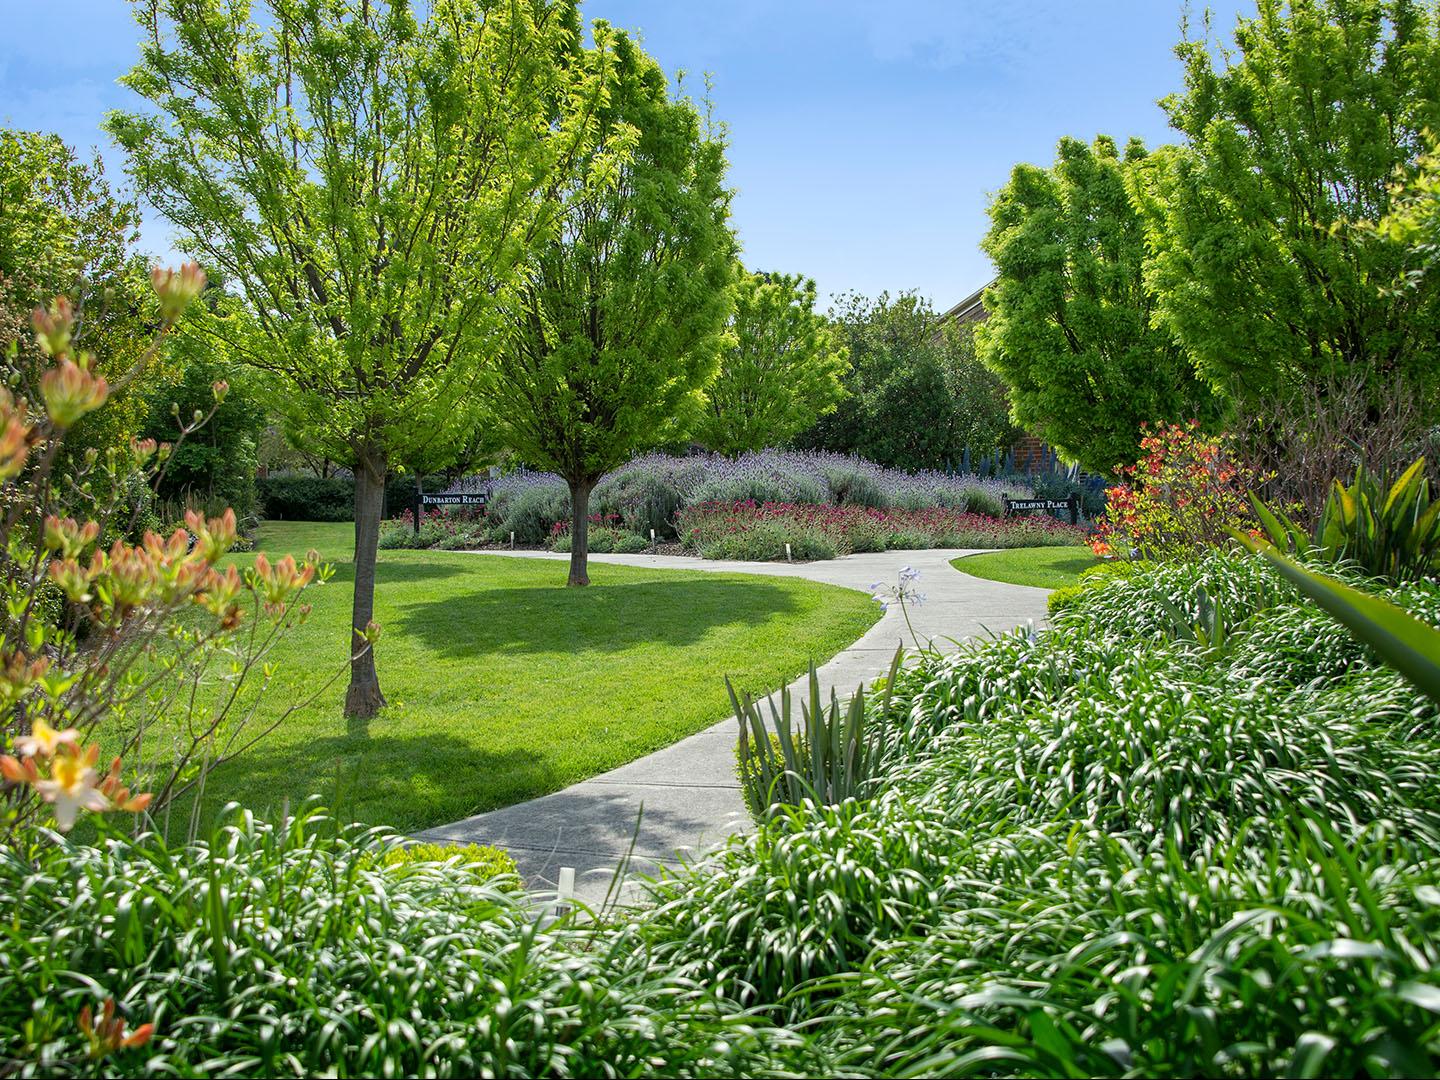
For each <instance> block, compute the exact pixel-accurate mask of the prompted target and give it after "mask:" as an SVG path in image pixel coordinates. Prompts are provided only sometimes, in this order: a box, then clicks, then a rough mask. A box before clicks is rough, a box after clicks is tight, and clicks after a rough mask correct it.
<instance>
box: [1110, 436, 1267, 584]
mask: <svg viewBox="0 0 1440 1080" xmlns="http://www.w3.org/2000/svg"><path fill="white" fill-rule="evenodd" d="M1143 430H1144V432H1145V435H1144V437H1143V438H1142V439H1141V440H1140V449H1141V451H1142V453H1143V455H1144V456H1142V457H1141V458H1140V460H1139V461H1137V462H1136V463H1135V464H1134V465H1126V466H1122V467H1120V468H1117V469H1116V472H1117V473H1118V474H1119V475H1120V477H1121V481H1120V483H1118V484H1115V485H1114V486H1112V487H1110V488H1107V489H1106V491H1105V513H1104V514H1103V515H1102V516H1101V518H1100V520H1099V521H1098V522H1097V523H1096V531H1095V535H1094V538H1093V539H1092V541H1091V547H1092V548H1093V549H1094V551H1095V554H1097V555H1099V556H1100V557H1101V558H1109V557H1121V558H1126V557H1136V558H1145V559H1166V558H1177V557H1183V556H1185V555H1188V554H1191V553H1193V552H1196V551H1199V550H1202V549H1204V548H1207V547H1214V546H1217V545H1223V544H1226V543H1228V542H1229V540H1230V533H1229V530H1230V529H1238V530H1241V531H1242V532H1253V531H1254V530H1255V529H1257V528H1258V524H1259V523H1258V522H1257V521H1256V520H1255V517H1254V513H1253V511H1252V509H1251V506H1250V499H1249V493H1250V492H1251V491H1253V490H1256V489H1257V488H1258V487H1259V486H1260V484H1261V483H1263V482H1264V480H1265V479H1267V478H1266V477H1262V476H1260V475H1259V474H1257V473H1256V472H1255V471H1254V470H1252V469H1248V468H1246V467H1245V466H1244V465H1243V464H1241V463H1239V462H1238V461H1237V460H1236V458H1235V456H1234V454H1233V453H1232V452H1231V448H1230V445H1229V441H1228V439H1227V438H1226V437H1225V436H1215V435H1207V434H1205V433H1203V432H1202V431H1201V430H1200V424H1199V422H1198V421H1196V420H1191V421H1190V422H1189V423H1187V424H1166V425H1162V426H1160V427H1158V428H1156V429H1154V430H1153V431H1152V430H1151V429H1150V427H1149V426H1148V425H1144V426H1143Z"/></svg>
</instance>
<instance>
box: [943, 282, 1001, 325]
mask: <svg viewBox="0 0 1440 1080" xmlns="http://www.w3.org/2000/svg"><path fill="white" fill-rule="evenodd" d="M993 284H995V283H994V282H993V281H991V282H987V283H986V284H984V285H981V286H980V288H978V289H976V290H975V291H974V292H973V293H971V294H970V295H969V296H967V297H965V299H964V300H961V301H960V302H959V303H958V304H956V305H955V306H954V307H952V308H951V309H950V310H949V311H947V312H945V314H943V315H941V316H940V321H941V322H956V323H967V322H981V321H982V320H984V319H985V318H986V317H987V316H988V315H989V314H990V313H989V312H988V311H986V310H985V304H984V299H985V290H986V289H988V288H989V287H990V286H991V285H993Z"/></svg>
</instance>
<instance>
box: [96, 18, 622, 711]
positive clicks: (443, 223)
mask: <svg viewBox="0 0 1440 1080" xmlns="http://www.w3.org/2000/svg"><path fill="white" fill-rule="evenodd" d="M135 9H136V15H137V18H138V21H139V23H140V25H141V26H142V27H143V28H144V31H145V37H146V40H145V41H144V43H143V45H142V59H141V61H140V63H139V64H138V65H137V66H136V67H135V68H134V69H133V70H132V71H131V72H130V73H129V74H128V75H126V76H125V77H124V79H123V80H122V81H123V82H124V84H125V85H126V86H128V87H129V88H130V89H131V90H133V91H135V92H136V93H137V94H139V95H140V96H141V97H142V98H144V99H146V101H147V102H148V103H149V104H150V106H152V107H151V108H147V109H145V110H143V111H136V112H128V113H115V114H112V115H111V116H110V117H109V119H108V122H107V125H108V128H109V130H110V131H111V133H112V134H113V135H114V136H115V138H116V139H117V140H118V141H119V142H120V144H121V145H122V146H123V147H124V148H125V149H126V150H127V151H128V153H129V155H130V169H131V173H132V175H133V176H134V178H135V180H136V182H137V184H138V185H139V187H140V189H141V191H142V192H143V194H144V195H145V197H146V198H147V199H148V201H149V202H150V203H152V204H153V205H154V206H155V207H156V208H157V209H159V210H160V211H161V212H162V213H164V214H165V215H166V217H168V218H169V219H170V220H171V221H173V222H174V223H175V224H176V225H177V226H178V227H179V229H180V231H181V234H182V236H183V238H184V239H183V241H182V243H183V246H184V248H185V249H186V250H187V251H189V252H192V253H193V254H195V255H196V256H197V257H199V258H200V259H201V260H202V261H203V262H204V263H205V264H206V265H207V266H208V267H209V268H210V269H211V270H212V272H215V273H216V276H218V277H219V278H221V279H223V280H224V281H226V282H227V283H228V284H229V285H230V286H231V287H232V288H233V289H234V290H235V292H236V302H235V303H234V304H233V305H230V306H229V310H228V311H225V312H224V317H210V318H206V319H204V320H203V324H204V327H205V328H206V329H207V330H208V331H209V332H211V333H214V334H216V335H218V336H220V337H222V338H223V339H225V341H226V342H227V344H229V345H230V346H231V347H232V349H233V350H234V355H236V356H239V357H242V358H244V359H245V360H247V361H248V362H249V363H251V364H253V365H255V366H256V367H258V368H261V369H263V370H265V371H266V372H268V373H269V375H270V377H271V381H272V385H273V386H274V387H275V388H276V391H277V392H276V394H275V402H276V404H277V406H278V407H279V408H281V409H283V411H284V412H285V414H286V416H287V419H288V421H289V423H290V424H292V426H294V427H295V428H297V429H299V430H303V432H304V433H305V438H306V442H307V445H310V446H312V447H314V448H316V449H318V450H319V451H321V452H322V453H323V454H324V455H325V456H327V457H329V458H330V459H332V460H335V461H340V462H343V463H345V464H347V465H349V466H350V467H352V468H353V469H354V471H355V477H356V493H355V599H354V609H353V620H352V622H353V632H354V635H355V638H356V640H357V641H358V640H360V639H362V638H363V639H366V640H370V641H372V642H373V637H374V635H373V633H372V631H371V629H370V627H371V624H372V615H373V610H374V592H375V552H376V541H377V539H378V534H379V526H380V517H381V514H382V512H383V501H384V491H385V477H386V473H387V471H388V470H389V468H390V467H391V464H392V463H393V462H397V461H400V462H403V461H407V460H413V459H416V458H419V457H423V456H425V455H426V454H428V453H429V452H430V451H432V450H433V448H435V447H437V446H441V445H444V444H446V443H450V442H452V441H453V442H463V441H464V440H465V439H467V438H468V437H469V435H470V434H471V431H472V430H473V428H474V425H475V422H476V411H475V409H474V407H473V401H474V398H473V395H472V391H473V390H474V387H475V380H476V376H477V373H478V372H479V371H480V370H481V368H483V367H484V365H485V364H486V363H487V362H489V360H490V359H491V358H492V357H493V356H494V355H495V354H496V352H497V350H498V344H499V341H500V339H501V336H502V334H501V319H500V308H501V306H502V305H501V301H502V300H503V298H504V297H505V296H506V295H507V294H508V293H509V291H510V290H512V289H513V288H514V286H515V285H516V283H517V282H518V280H519V277H520V268H521V266H522V264H523V263H524V261H525V259H526V258H527V257H528V255H529V253H530V247H531V245H532V243H533V242H534V239H535V238H536V237H537V236H538V235H539V234H540V233H541V232H543V231H544V230H545V229H546V228H547V218H546V213H545V208H546V206H547V205H548V204H549V201H550V200H549V197H548V196H549V194H550V191H549V188H550V185H551V184H552V182H553V178H554V177H555V176H557V175H563V172H564V170H563V168H561V167H560V166H561V165H562V164H563V162H564V160H565V159H566V158H567V157H568V156H570V155H571V154H574V153H576V152H578V151H579V150H580V148H582V147H583V146H584V145H585V144H586V143H587V142H588V141H589V139H590V132H591V117H590V116H589V115H588V113H587V107H588V103H590V102H591V100H592V99H593V89H594V88H593V86H587V85H585V83H584V80H583V79H579V78H577V77H576V75H575V73H574V72H573V71H571V70H570V69H568V68H567V66H566V64H565V62H564V61H565V58H566V57H567V56H568V55H569V54H570V52H571V51H572V50H573V49H574V47H575V42H576V40H577V38H578V36H579V33H580V24H579V15H578V12H577V11H576V9H575V6H574V4H573V3H566V2H562V0H556V2H549V0H432V3H431V4H430V5H429V10H428V13H427V15H426V17H425V18H424V19H423V20H421V19H419V18H417V16H416V12H415V6H414V5H412V4H411V3H410V2H409V0H253V2H252V0H135ZM383 704H384V697H383V695H382V693H381V690H380V683H379V679H378V677H377V674H376V670H375V662H374V651H373V648H360V649H358V650H356V651H355V652H354V655H353V657H352V666H351V679H350V686H349V690H348V692H347V694H346V703H345V708H346V712H347V713H348V714H350V715H351V716H356V717H366V716H370V715H372V714H373V713H375V712H376V710H377V709H379V708H380V706H382V705H383Z"/></svg>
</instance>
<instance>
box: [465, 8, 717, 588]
mask: <svg viewBox="0 0 1440 1080" xmlns="http://www.w3.org/2000/svg"><path fill="white" fill-rule="evenodd" d="M594 40H595V45H594V48H590V49H584V50H581V51H579V52H578V53H577V54H576V56H575V58H574V60H573V63H574V65H575V66H577V67H579V68H581V69H582V70H586V71H588V72H592V73H593V74H594V77H596V78H598V79H602V80H603V81H604V85H605V103H604V106H603V107H602V108H601V109H600V110H599V112H598V114H597V117H596V126H597V130H598V131H599V133H600V140H599V142H598V144H597V145H596V146H595V147H594V148H593V150H591V151H590V152H589V153H587V154H585V155H583V156H582V157H580V158H579V159H578V160H577V161H576V163H575V167H574V168H573V169H572V171H571V173H570V175H569V176H568V178H567V179H566V182H565V183H564V185H563V198H562V200H561V205H560V209H559V220H560V228H559V229H558V230H557V231H556V232H555V233H553V234H551V235H550V237H549V238H548V240H547V242H546V243H544V244H542V245H541V246H540V247H539V249H538V250H537V251H536V253H535V255H534V257H533V259H532V261H531V264H530V267H529V273H528V277H527V280H526V283H525V285H524V286H523V288H522V289H521V290H520V293H519V297H518V299H517V300H516V302H515V305H514V308H513V311H512V315H513V321H514V330H513V333H512V337H511V344H510V347H509V348H508V349H506V351H505V353H504V354H503V358H502V360H501V362H500V363H499V364H498V365H496V366H495V367H493V368H491V369H489V370H488V371H487V372H486V374H485V377H484V378H483V379H482V380H481V387H482V390H483V396H484V398H485V400H486V402H487V403H488V405H489V411H490V413H491V414H492V416H493V417H494V422H495V423H496V424H497V425H498V429H499V433H500V435H501V437H502V439H503V440H504V442H505V443H506V444H507V445H508V446H510V447H511V448H512V449H514V450H515V451H516V452H517V453H518V454H519V456H520V457H521V458H522V459H524V460H525V461H526V462H528V463H529V464H531V465H537V466H540V467H541V468H545V469H549V470H551V471H553V472H556V473H558V474H559V475H560V476H562V477H564V479H565V481H566V483H567V484H568V485H569V487H570V506H571V540H570V574H569V581H568V583H569V584H570V585H586V584H588V583H589V580H590V579H589V573H588V569H587V556H588V547H587V540H588V523H589V505H590V492H591V490H592V489H593V488H594V486H595V483H596V482H597V481H598V480H599V479H600V477H601V476H603V475H604V474H605V473H606V472H607V471H609V470H610V469H613V468H615V467H616V466H618V465H620V464H622V463H624V462H625V461H626V460H627V459H629V457H630V456H631V455H633V454H634V453H635V452H637V451H639V450H642V449H646V448H648V447H653V446H657V445H664V444H666V443H671V442H674V441H676V440H677V439H678V438H682V437H684V436H685V435H686V434H688V432H689V431H690V430H691V429H692V428H693V425H694V423H695V422H696V420H697V419H698V416H699V412H700V409H701V407H702V405H703V393H704V389H705V387H706V386H707V385H708V384H709V383H710V381H711V380H712V379H713V378H714V376H715V371H716V366H717V363H718V360H719V356H720V350H721V346H722V344H723V340H724V332H725V320H726V317H727V315H728V314H729V304H730V299H729V289H728V286H729V284H730V280H731V275H732V273H733V265H734V259H735V243H734V236H733V234H732V232H731V230H730V225H729V216H730V191H729V190H728V189H727V188H726V186H725V166H726V163H725V146H724V142H723V140H722V138H721V137H720V133H718V132H716V131H714V130H712V129H711V127H710V125H709V124H708V122H707V120H706V119H705V118H704V117H702V116H701V115H700V113H699V112H698V111H697V110H696V108H695V106H694V104H692V103H691V102H690V101H689V100H687V99H685V98H680V97H676V96H673V95H672V94H671V91H670V88H669V86H668V85H667V81H666V78H665V74H664V72H662V71H661V69H660V67H659V66H658V65H657V64H656V63H655V62H654V61H653V60H652V59H650V57H648V56H646V55H645V53H644V52H643V51H642V50H641V49H640V47H639V46H638V45H637V44H636V43H635V42H634V41H633V40H631V39H630V38H629V37H628V36H627V35H625V34H624V33H621V32H619V31H616V30H613V29H611V28H610V27H609V26H608V25H606V24H605V23H604V22H596V23H595V24H594Z"/></svg>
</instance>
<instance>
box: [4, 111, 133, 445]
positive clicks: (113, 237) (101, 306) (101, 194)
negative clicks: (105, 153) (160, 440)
mask: <svg viewBox="0 0 1440 1080" xmlns="http://www.w3.org/2000/svg"><path fill="white" fill-rule="evenodd" d="M139 225H140V213H139V210H138V209H137V207H136V205H135V202H134V200H133V199H131V198H128V197H127V196H126V195H124V194H123V193H122V192H119V191H116V190H115V189H114V188H113V187H112V186H111V185H110V182H109V180H108V178H107V177H106V175H105V169H104V166H103V165H102V164H101V161H100V159H99V157H98V156H96V157H94V158H93V159H92V160H90V161H88V162H87V161H84V160H82V159H81V158H80V157H79V156H78V155H77V154H76V153H75V151H74V150H73V149H71V148H70V147H69V146H67V145H66V144H65V142H64V141H63V140H62V139H61V138H60V137H59V136H57V135H51V134H43V133H37V132H29V131H10V130H0V341H3V342H5V343H7V344H8V343H11V342H13V343H15V347H16V348H17V349H18V352H19V363H20V367H21V369H22V373H23V372H38V371H39V369H40V366H41V363H42V357H41V356H40V353H39V351H38V349H37V348H36V347H35V344H34V336H33V334H31V333H30V332H29V324H30V313H31V311H33V310H34V309H35V308H36V307H39V306H44V305H47V304H49V303H50V301H51V300H52V299H54V298H55V297H56V296H59V295H64V296H66V297H68V298H69V299H70V300H71V302H73V303H74V304H75V307H76V312H77V316H78V323H77V329H76V335H77V338H76V340H77V344H78V345H79V346H81V347H83V348H84V350H85V351H86V352H87V353H89V354H91V355H92V356H93V357H94V364H95V368H96V371H97V372H98V373H99V374H101V375H104V376H105V377H106V379H107V380H109V382H110V384H111V390H112V392H111V397H110V403H109V405H108V407H107V408H105V409H103V410H99V411H97V412H95V413H92V414H91V415H89V416H86V417H84V418H83V419H82V420H81V421H80V423H79V424H78V425H77V426H76V428H75V430H74V431H72V432H71V433H70V435H69V438H68V439H67V440H66V444H65V447H66V448H65V451H64V452H65V453H66V454H77V453H83V452H84V451H85V450H86V449H89V448H96V449H102V450H103V449H106V448H109V447H113V446H117V445H119V444H121V443H123V442H124V441H125V440H126V439H128V438H129V437H130V436H131V435H134V434H135V433H136V432H137V431H138V430H139V426H140V425H141V424H142V423H143V421H144V418H145V414H146V409H145V403H144V400H143V397H142V396H140V395H137V394H134V393H131V392H129V390H130V388H129V383H130V382H131V381H132V380H133V379H134V377H135V366H136V365H137V364H138V363H139V361H140V360H141V358H142V357H143V356H145V355H146V347H145V342H146V341H147V340H148V339H149V338H150V337H151V336H152V335H153V334H154V331H155V328H156V327H157V326H158V322H157V321H156V318H155V316H156V312H155V305H154V299H153V293H152V291H151V290H150V288H149V285H148V282H147V281H146V276H145V268H144V267H143V265H142V264H141V263H140V261H139V258H138V256H137V255H136V253H135V251H134V244H135V241H136V239H137V234H138V229H139Z"/></svg>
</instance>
